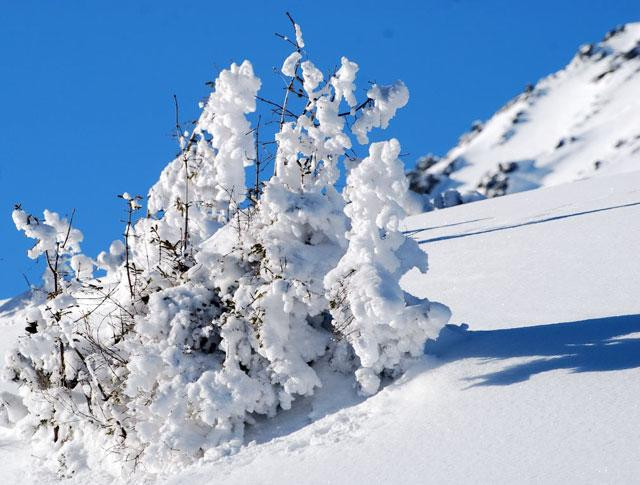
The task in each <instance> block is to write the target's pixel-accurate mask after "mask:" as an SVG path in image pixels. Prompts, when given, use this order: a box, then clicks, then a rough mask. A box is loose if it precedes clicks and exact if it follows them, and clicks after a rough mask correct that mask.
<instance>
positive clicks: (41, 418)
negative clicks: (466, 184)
mask: <svg viewBox="0 0 640 485" xmlns="http://www.w3.org/2000/svg"><path fill="white" fill-rule="evenodd" d="M291 23H292V27H293V29H294V34H295V35H294V37H295V38H294V39H292V38H290V37H286V36H282V37H283V40H285V41H286V42H288V44H289V45H291V46H293V51H292V53H291V54H290V55H289V56H288V57H287V58H286V60H285V61H284V63H283V65H282V74H283V75H284V76H286V77H287V79H288V87H287V90H286V94H285V98H284V101H283V102H282V103H279V102H274V101H265V106H266V107H268V108H269V109H271V108H274V112H275V114H276V121H277V123H278V126H279V129H278V131H277V133H276V134H275V140H274V142H273V145H268V144H267V142H266V141H265V140H263V139H260V138H259V133H260V125H259V124H254V125H253V126H252V124H251V122H250V120H249V118H248V116H249V115H250V114H251V113H254V112H255V111H256V110H257V105H256V102H257V100H258V99H260V100H261V101H263V100H262V98H259V97H258V91H259V89H260V86H261V82H260V79H259V78H258V77H257V76H256V75H255V73H254V71H253V68H252V65H251V63H250V62H249V61H244V62H242V63H241V64H239V65H238V64H232V65H231V66H230V68H228V69H225V70H223V71H222V72H221V73H220V74H219V76H218V78H217V79H216V81H215V87H214V89H213V92H212V93H211V95H210V96H209V97H208V99H207V100H206V101H205V102H203V103H202V113H201V115H200V117H199V119H198V120H196V121H195V122H194V123H193V124H192V125H189V128H187V129H185V128H184V127H183V126H182V125H181V123H180V120H179V109H178V104H177V101H176V137H177V139H178V142H179V147H180V152H179V154H178V156H177V157H176V158H175V160H173V161H172V162H171V163H169V164H168V165H167V167H166V168H165V169H164V170H163V172H162V174H161V175H160V179H159V180H158V182H157V183H156V184H155V185H154V186H153V187H151V189H150V190H149V196H148V203H147V204H146V209H147V210H146V213H143V211H142V208H143V198H142V197H140V196H132V195H129V194H128V193H126V192H125V193H123V194H122V195H121V196H120V198H121V199H122V202H123V204H124V207H125V211H126V214H127V222H126V225H125V227H124V229H123V232H124V237H123V239H118V240H116V241H114V242H113V243H112V244H111V246H110V248H109V250H108V251H105V252H103V253H101V254H100V255H98V257H97V258H96V259H95V260H94V259H92V258H90V257H88V256H86V255H84V254H83V253H82V250H81V246H80V243H81V242H82V239H83V235H82V233H81V232H80V231H79V230H78V229H76V228H75V227H73V217H71V218H69V220H67V219H64V218H62V217H60V216H59V215H58V214H56V213H53V212H49V211H45V213H44V217H43V218H39V217H37V216H35V215H33V214H30V213H28V212H26V211H25V210H24V209H23V208H22V207H19V206H18V207H16V208H15V210H14V212H13V219H14V221H15V224H16V227H17V228H18V229H19V230H21V231H23V232H24V234H25V236H27V237H29V238H31V239H34V241H35V244H34V247H33V249H31V250H30V251H29V257H31V258H44V259H45V260H46V264H47V266H46V271H45V275H44V277H43V284H42V286H41V287H38V288H33V290H32V292H31V295H30V297H29V300H28V302H26V303H24V304H23V305H22V309H21V310H20V311H19V312H17V313H15V315H13V317H12V318H14V320H19V319H23V324H24V325H25V326H26V333H25V335H23V336H21V337H20V338H18V339H17V343H16V346H15V347H14V348H13V350H11V351H10V352H9V353H8V355H7V356H6V360H7V367H6V370H5V377H6V378H7V379H9V380H11V381H13V382H15V383H18V384H19V389H18V391H17V395H14V394H6V395H4V396H3V398H2V403H3V407H2V413H3V414H2V419H3V421H4V423H5V424H8V425H10V426H15V428H16V429H17V430H18V432H19V433H20V434H21V435H22V436H23V437H24V438H25V439H28V440H29V441H30V442H31V444H32V446H33V449H34V454H35V455H36V456H38V457H40V459H41V461H43V462H44V463H45V465H47V466H48V467H49V468H50V469H52V470H55V471H56V472H57V473H59V474H60V476H63V477H69V476H73V475H75V474H77V473H79V472H81V471H84V470H86V469H93V470H106V471H109V472H110V473H112V474H114V475H122V474H128V473H132V472H135V471H137V470H140V469H143V470H145V471H146V472H150V473H155V472H162V471H167V470H172V469H174V468H175V467H176V466H184V465H188V464H190V463H193V462H195V461H198V460H201V459H205V460H211V459H215V458H217V457H220V456H223V455H225V454H228V453H230V452H233V451H236V450H237V449H238V448H239V447H240V446H241V445H242V444H243V441H244V431H245V427H246V425H247V424H252V423H255V422H256V420H258V419H263V417H273V416H275V415H277V414H278V413H279V412H280V411H281V410H287V409H290V408H291V406H292V403H293V402H294V401H295V400H296V399H299V398H301V397H305V396H311V395H313V394H314V393H315V392H316V391H317V390H318V389H319V388H321V387H322V386H323V380H322V378H321V376H320V375H319V373H318V371H317V369H318V368H319V367H322V368H327V369H330V372H340V373H342V374H344V375H345V376H348V375H353V376H355V379H354V380H353V382H354V385H357V389H358V390H359V392H361V393H362V394H364V395H371V394H374V393H375V392H376V391H377V390H378V389H379V387H380V383H381V379H384V378H385V377H387V378H392V377H396V376H398V375H399V374H400V373H401V372H402V371H403V370H404V369H406V367H407V364H408V363H409V362H411V361H412V360H415V358H417V357H419V356H421V355H422V352H423V348H424V344H425V342H426V340H427V338H429V337H432V338H433V337H436V336H437V334H438V332H439V330H440V328H441V327H442V326H443V325H444V324H445V323H446V322H447V320H448V318H449V311H448V309H447V307H445V306H444V305H440V304H435V303H434V304H432V303H431V302H429V301H428V300H427V299H418V298H416V297H413V296H411V295H409V294H408V293H406V292H404V291H403V290H402V289H401V287H400V286H399V280H400V278H401V277H402V275H403V274H404V273H406V272H407V271H408V270H410V269H411V268H414V267H416V268H418V269H419V270H420V271H423V272H424V271H426V270H427V264H426V255H425V254H424V253H423V252H422V251H420V249H419V248H418V245H417V243H416V242H415V241H413V240H411V239H409V238H408V237H407V236H405V235H404V234H403V233H402V232H401V231H400V229H399V227H400V223H401V221H402V219H403V218H404V217H405V215H406V214H407V213H408V212H410V211H412V210H414V209H415V204H416V200H415V198H414V197H415V195H413V194H412V193H410V192H409V190H408V182H407V180H406V178H405V176H404V170H403V166H402V163H401V162H400V161H399V159H398V155H399V153H400V144H399V142H398V141H397V140H395V139H392V140H389V141H385V142H380V143H374V144H372V145H371V146H370V147H369V156H368V157H367V158H365V159H364V160H358V159H356V158H355V157H354V156H353V155H352V152H351V148H352V143H353V142H352V137H355V138H356V139H357V141H358V142H359V143H360V144H367V143H368V134H369V132H370V131H371V130H373V129H376V128H386V127H387V126H388V124H389V122H390V120H391V118H393V116H394V115H395V114H396V111H397V110H398V109H400V108H401V107H402V106H404V105H405V104H406V103H407V101H408V98H409V91H408V89H407V87H406V86H405V85H404V84H403V83H402V82H400V81H397V82H395V83H393V84H391V85H388V86H385V85H377V84H374V85H372V86H371V87H370V89H369V90H368V92H367V96H368V97H367V98H366V99H364V100H358V99H357V97H356V86H355V79H356V74H357V71H358V65H357V64H356V63H354V62H353V61H351V60H349V59H347V58H344V57H343V58H342V59H341V62H340V67H339V68H338V69H337V70H336V71H335V72H333V73H331V74H329V75H326V76H325V75H324V74H323V73H322V72H321V71H320V70H319V69H318V68H316V66H315V65H314V64H313V63H312V62H311V60H309V59H306V53H305V51H304V41H303V38H302V31H301V29H300V27H299V26H298V25H297V24H295V22H293V20H291ZM294 98H295V99H294ZM265 146H275V147H276V148H275V153H274V157H273V158H274V169H273V174H272V175H271V176H270V177H267V176H265V173H266V172H265V164H266V161H267V160H265V158H264V152H265V150H264V147H265ZM251 165H254V166H255V167H254V171H255V173H256V174H257V175H256V182H255V184H254V185H253V186H252V187H251V188H247V186H246V182H245V168H246V167H248V166H251ZM341 170H347V172H348V173H347V180H348V183H347V186H346V188H345V189H344V190H343V191H342V193H340V192H339V191H338V190H337V189H336V182H337V181H338V179H339V178H340V173H341ZM412 207H413V209H412ZM96 270H98V273H97V274H98V276H94V273H95V272H96Z"/></svg>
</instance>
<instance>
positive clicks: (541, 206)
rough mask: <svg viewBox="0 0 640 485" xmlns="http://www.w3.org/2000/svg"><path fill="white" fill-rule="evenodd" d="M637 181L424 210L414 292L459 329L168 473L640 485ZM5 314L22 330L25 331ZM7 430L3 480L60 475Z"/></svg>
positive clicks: (606, 181)
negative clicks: (392, 374) (364, 388)
mask: <svg viewBox="0 0 640 485" xmlns="http://www.w3.org/2000/svg"><path fill="white" fill-rule="evenodd" d="M638 187H640V172H634V173H629V174H625V175H617V176H609V177H599V178H594V179H590V180H585V181H580V182H575V183H572V184H567V185H561V186H557V187H551V188H547V189H540V190H536V191H530V192H523V193H520V194H515V195H510V196H507V197H502V198H499V199H493V200H486V201H481V202H477V203H474V204H467V205H463V206H457V207H454V208H449V209H446V210H443V211H436V212H429V213H426V214H422V215H417V216H413V217H409V218H408V219H406V221H405V226H406V227H405V229H406V231H408V233H409V234H411V235H412V236H413V237H414V238H415V239H416V240H417V241H419V242H421V246H422V247H423V248H424V249H426V250H427V251H428V252H429V261H430V270H429V272H428V273H427V274H426V275H424V276H423V275H422V274H421V273H420V272H417V271H416V272H413V273H409V274H408V275H407V276H406V277H405V278H404V280H403V286H404V288H405V290H407V291H410V292H413V293H415V294H416V295H417V296H421V295H423V294H425V295H429V297H430V298H435V299H437V300H439V301H445V302H447V303H448V305H449V306H450V307H451V309H452V311H453V316H452V322H453V323H455V324H456V326H450V327H448V328H447V329H446V330H443V332H442V334H441V336H440V338H439V339H438V340H437V342H430V343H429V344H428V346H427V349H428V352H429V353H430V355H427V356H425V357H424V359H423V360H422V361H421V362H420V363H419V364H417V365H415V366H414V367H412V368H410V369H409V371H408V373H407V374H406V375H405V376H404V377H403V378H402V379H401V380H400V381H397V382H395V383H393V384H391V385H388V386H386V387H385V388H384V389H382V390H381V391H380V392H379V393H378V394H376V395H375V396H373V397H370V398H368V399H366V400H364V401H363V400H362V399H361V398H358V397H357V395H356V394H355V390H354V389H353V388H352V383H350V382H348V381H345V380H344V378H343V377H336V376H337V374H335V372H333V371H331V370H330V369H327V368H325V369H319V370H318V372H319V374H320V375H322V379H323V382H324V383H325V387H324V388H323V389H321V390H320V391H319V393H318V395H317V396H314V397H311V398H305V399H303V400H301V401H299V402H298V401H296V402H294V403H293V406H292V409H291V410H290V411H288V412H285V413H283V414H282V415H280V416H279V417H278V418H276V419H275V420H273V421H271V420H263V421H258V422H257V423H256V425H255V426H253V427H249V429H248V430H247V440H248V442H249V444H248V445H247V446H245V447H243V448H242V449H241V450H240V451H239V452H238V453H237V454H234V455H231V456H228V457H223V458H219V459H217V460H214V461H212V462H210V463H205V464H200V465H198V466H194V467H191V468H188V469H186V470H184V471H181V472H178V473H176V474H174V475H170V476H163V477H155V478H156V479H158V480H159V479H161V478H162V480H166V482H167V483H174V484H178V483H197V482H198V481H203V482H210V481H212V480H214V481H216V483H274V482H276V483H279V482H281V483H291V482H300V481H303V482H304V483H367V482H371V481H377V482H382V483H391V482H393V483H424V481H425V480H427V481H431V482H434V483H466V482H475V483H489V482H490V483H514V482H518V483H534V482H535V483H540V482H545V483H560V482H567V481H569V482H571V483H576V482H579V483H602V482H606V483H625V482H626V483H630V482H633V481H634V480H635V479H636V477H637V476H638V473H640V464H638V462H637V459H636V453H635V450H636V449H637V437H638V436H640V420H638V417H640V404H639V403H640V400H639V399H638V397H639V396H640V379H639V377H640V376H639V375H638V366H639V365H640V357H638V356H640V344H639V343H638V342H640V341H639V340H638V337H639V335H640V316H639V315H638V314H640V300H638V298H637V294H638V291H639V290H640V278H639V277H638V275H640V260H639V259H638V258H637V254H638V249H639V245H640V243H639V242H638V241H639V238H638V236H639V235H640V227H639V226H640V222H639V221H640V189H639V188H638ZM4 305H5V306H6V305H7V303H5V304H4ZM2 308H4V307H2ZM0 321H1V324H2V326H3V328H6V329H12V330H11V331H12V332H15V333H13V335H14V337H13V338H15V335H17V333H19V332H20V331H21V325H19V324H14V325H13V326H11V325H10V323H9V322H8V321H7V317H6V316H3V318H2V319H1V320H0ZM462 323H466V324H468V325H469V328H468V330H465V329H464V328H463V327H459V326H458V325H460V324H462ZM8 344H9V343H8V339H3V346H7V345H8ZM2 350H5V349H4V348H3V349H2ZM326 376H329V377H333V379H331V378H325V377H326ZM5 436H7V437H5ZM8 436H9V434H7V435H4V436H3V438H2V439H3V440H5V441H3V442H4V443H7V446H4V447H2V448H0V460H2V461H1V462H0V463H1V465H0V466H1V467H2V470H3V474H4V476H7V477H8V480H9V481H10V480H11V477H18V476H20V478H21V480H22V483H35V482H36V481H38V480H42V481H41V482H40V483H42V482H44V483H48V482H50V481H51V480H52V477H50V476H49V477H48V478H47V476H46V475H45V476H43V475H42V474H41V473H40V472H39V471H38V470H37V469H33V468H32V466H31V465H29V466H28V467H27V466H26V464H27V463H28V462H29V457H28V454H29V451H28V450H27V449H26V448H25V447H24V445H23V444H19V442H18V443H16V442H15V441H8V440H9V439H11V438H9V437H8ZM252 440H253V441H252ZM16 446H17V448H16ZM12 473H13V475H12ZM92 478H95V479H96V480H100V477H92ZM82 479H83V477H77V478H76V480H77V481H78V483H79V482H81V481H82ZM84 479H86V477H84Z"/></svg>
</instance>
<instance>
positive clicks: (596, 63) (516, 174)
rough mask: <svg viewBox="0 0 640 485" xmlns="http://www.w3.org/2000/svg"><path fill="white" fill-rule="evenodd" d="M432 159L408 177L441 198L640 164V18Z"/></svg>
mask: <svg viewBox="0 0 640 485" xmlns="http://www.w3.org/2000/svg"><path fill="white" fill-rule="evenodd" d="M427 159H428V160H429V163H421V162H424V161H425V157H423V159H421V160H420V161H419V163H418V165H417V166H416V168H415V169H414V170H413V171H412V172H409V174H408V176H409V179H410V182H411V186H412V188H413V189H414V190H415V191H417V192H420V193H424V194H427V195H428V196H430V197H435V198H437V197H441V196H442V194H444V193H446V192H447V191H451V189H454V190H456V191H458V192H460V193H461V194H465V193H473V192H474V191H477V192H480V193H481V194H483V195H484V196H487V197H495V196H500V195H504V194H508V193H513V192H520V191H523V190H529V189H534V188H537V187H541V186H549V185H556V184H559V183H564V182H570V181H573V180H577V179H581V178H588V177H592V176H596V175H599V174H608V173H618V172H626V171H631V170H636V169H640V22H639V23H629V24H625V25H621V26H619V27H616V28H614V29H612V30H610V31H609V32H607V34H606V35H605V36H604V39H603V40H602V41H600V42H598V43H594V44H585V45H582V46H580V47H579V48H578V51H577V53H576V55H575V56H574V57H573V59H572V60H571V61H570V62H569V64H568V65H567V66H565V67H564V68H563V69H561V70H559V71H557V72H555V73H553V74H550V75H549V76H547V77H545V78H543V79H541V80H540V81H538V82H537V83H536V84H535V85H527V87H526V88H525V90H524V91H523V92H522V93H520V94H518V95H517V96H515V97H514V98H513V99H512V100H510V101H509V102H508V103H506V104H505V105H504V106H503V107H502V108H500V109H499V110H498V111H497V112H496V113H495V114H494V115H493V116H492V117H491V118H490V119H489V120H487V121H486V122H480V121H476V122H474V123H473V125H472V127H471V130H470V131H469V132H467V133H465V134H463V135H462V136H461V137H460V139H459V142H458V144H457V145H456V146H455V147H453V148H452V149H451V150H449V152H448V153H447V154H446V155H445V156H444V157H442V158H438V157H434V156H432V155H431V156H429V157H427ZM462 199H464V196H463V197H462ZM462 199H461V200H462Z"/></svg>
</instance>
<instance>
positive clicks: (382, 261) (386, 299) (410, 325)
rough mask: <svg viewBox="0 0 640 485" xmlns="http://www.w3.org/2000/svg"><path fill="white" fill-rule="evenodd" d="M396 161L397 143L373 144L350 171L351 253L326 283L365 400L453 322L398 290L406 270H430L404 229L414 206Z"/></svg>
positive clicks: (438, 309) (442, 309)
mask: <svg viewBox="0 0 640 485" xmlns="http://www.w3.org/2000/svg"><path fill="white" fill-rule="evenodd" d="M399 154H400V143H398V141H397V140H395V139H392V140H390V141H387V142H381V143H373V144H372V145H371V146H370V148H369V156H368V157H367V158H365V159H364V160H363V161H362V162H361V163H360V164H359V165H358V166H357V167H355V168H354V169H353V170H351V172H350V174H349V177H348V179H347V187H346V189H345V198H346V199H347V200H348V202H349V204H348V205H347V206H346V208H345V212H346V214H347V216H349V218H350V220H351V230H350V231H349V233H348V235H347V238H348V240H349V246H348V249H347V252H346V254H345V255H344V256H343V257H342V259H341V260H340V262H339V263H338V266H337V267H336V268H335V269H334V270H332V271H331V272H330V273H329V274H327V276H326V277H325V285H326V287H327V289H328V294H329V298H330V308H331V313H332V315H333V322H334V323H333V325H334V328H335V329H336V331H337V332H339V334H340V335H341V336H343V337H344V338H345V339H346V340H347V341H348V342H349V343H350V344H351V346H352V348H353V351H354V352H355V355H356V356H357V357H358V359H359V361H360V362H359V368H358V369H357V371H356V378H357V380H358V382H359V383H360V386H361V387H362V391H363V392H364V393H365V394H373V393H375V392H376V391H377V390H378V387H379V386H380V378H379V375H380V374H381V373H383V372H386V373H389V374H391V375H393V374H395V373H397V371H399V370H401V369H402V368H403V365H404V364H405V363H406V362H407V359H408V358H411V357H417V356H419V355H420V354H421V353H422V351H423V347H424V343H425V341H426V339H427V338H428V337H431V336H435V335H437V333H438V331H439V329H440V327H441V326H442V324H443V323H444V322H446V321H447V320H448V318H449V315H448V312H447V310H446V307H443V306H442V305H439V304H433V305H432V304H430V302H429V301H428V300H426V299H425V300H418V299H417V298H415V297H413V296H411V295H409V294H407V293H406V292H404V291H403V290H402V288H400V284H399V281H400V277H401V276H402V275H403V274H404V273H406V272H407V271H408V270H410V269H412V268H414V267H417V268H418V269H419V270H421V271H423V272H425V271H427V256H426V254H425V253H423V252H422V251H421V250H420V248H419V247H418V243H417V242H416V241H414V240H413V239H409V238H407V237H405V236H404V235H403V234H402V232H401V231H400V229H399V225H400V222H401V221H402V219H403V218H404V217H405V215H406V214H407V213H408V212H410V211H411V205H412V203H415V199H413V198H412V196H411V194H410V193H409V187H408V186H409V182H408V181H407V179H406V177H405V176H404V173H403V164H402V162H401V161H400V160H399V159H398V155H399Z"/></svg>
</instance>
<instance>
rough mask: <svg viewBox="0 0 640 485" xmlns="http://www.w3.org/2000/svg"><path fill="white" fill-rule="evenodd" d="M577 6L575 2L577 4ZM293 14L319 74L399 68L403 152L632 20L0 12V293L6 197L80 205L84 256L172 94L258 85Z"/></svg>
mask: <svg viewBox="0 0 640 485" xmlns="http://www.w3.org/2000/svg"><path fill="white" fill-rule="evenodd" d="M586 5H588V6H586ZM287 10H289V11H290V12H291V13H292V14H293V15H294V17H295V18H296V20H297V21H298V23H300V24H301V25H302V28H303V32H304V37H305V41H306V44H307V47H306V51H307V54H308V55H309V57H310V58H311V59H312V60H313V61H314V62H315V63H316V64H317V65H318V66H319V67H322V68H324V69H325V70H328V69H330V68H331V67H332V66H334V65H336V63H337V62H339V59H340V56H342V55H346V56H347V57H349V58H350V59H352V60H354V61H356V62H357V63H358V64H359V65H360V72H359V79H360V86H363V87H364V86H365V85H366V81H369V80H371V81H377V82H381V83H384V82H391V81H394V80H396V79H402V80H403V81H404V82H405V83H406V84H407V86H408V87H409V89H410V91H411V99H410V101H409V105H408V106H407V107H405V108H404V109H403V110H402V111H401V112H399V114H398V116H397V117H396V118H395V119H394V120H393V122H392V125H391V127H390V129H389V130H387V132H386V135H385V136H395V137H397V138H398V139H399V140H400V142H401V143H402V146H403V152H404V153H406V154H407V156H406V157H405V160H406V163H407V164H408V165H411V163H412V162H413V161H414V160H415V159H416V158H417V157H418V156H420V155H422V154H425V153H427V152H433V153H436V154H443V153H444V152H446V150H447V149H448V148H450V147H451V146H453V145H454V144H455V142H456V140H457V137H458V136H459V135H460V134H461V133H463V132H464V131H465V130H466V129H467V128H468V127H469V125H470V124H471V122H472V121H473V120H476V119H484V118H487V117H489V116H490V115H491V114H492V113H493V112H494V111H495V110H496V109H498V108H499V107H500V106H501V105H502V104H503V103H504V102H506V101H507V100H508V99H509V98H511V97H512V96H514V95H516V94H517V93H519V92H520V91H521V90H522V89H523V88H524V86H525V85H526V84H527V83H529V82H535V81H536V80H538V79H539V78H540V77H542V76H544V75H546V74H548V73H550V72H552V71H554V70H557V69H559V68H561V67H562V66H563V65H564V64H566V63H567V62H568V61H569V60H570V58H571V57H572V56H573V54H574V53H575V51H576V50H577V48H578V46H579V45H580V44H583V43H586V42H592V41H597V40H599V39H600V38H601V37H602V36H603V35H604V33H605V32H606V31H607V30H609V29H610V28H612V27H614V26H615V25H617V24H620V23H625V22H630V21H634V20H640V2H638V1H637V0H633V1H625V0H618V1H611V0H609V1H599V0H590V1H589V2H584V1H559V0H555V1H546V0H542V1H535V2H520V1H516V2H514V1H494V0H483V1H480V0H458V1H453V0H441V1H400V0H397V1H394V2H389V1H385V2H382V1H370V2H358V1H353V2H347V1H346V0H342V1H334V0H325V1H322V2H311V1H308V2H302V1H289V2H280V1H252V0H251V1H248V0H245V1H237V2H218V1H213V0H209V1H197V0H192V1H188V2H186V1H185V2H180V1H175V0H172V1H159V0H153V1H146V0H145V1H131V2H128V1H127V2H125V1H110V2H90V1H82V2H81V1H65V2H63V1H54V0H50V1H45V0H41V1H39V2H34V1H29V0H21V1H20V2H7V3H5V5H3V7H2V11H1V12H0V60H1V61H0V62H1V63H2V67H3V68H2V71H1V72H2V76H0V106H1V107H2V108H1V112H2V116H0V142H1V144H2V147H3V148H2V152H1V155H0V157H2V160H1V162H0V209H1V210H0V235H1V237H0V275H1V276H0V297H3V296H5V297H8V296H11V295H13V294H16V293H18V292H21V291H24V290H25V289H26V287H27V286H26V282H25V280H24V278H23V276H22V274H25V275H26V276H27V277H28V278H29V279H30V280H31V281H32V282H34V283H35V282H37V281H38V280H39V275H40V274H41V272H42V271H43V264H42V262H40V263H34V262H33V261H30V260H29V259H27V257H26V250H27V249H28V248H29V247H30V245H31V241H29V240H27V239H25V238H24V237H23V236H22V235H21V234H19V233H18V232H17V231H16V230H15V228H14V226H13V224H12V222H11V209H12V207H13V204H15V203H18V202H19V203H22V205H23V207H24V208H25V209H27V210H28V211H31V212H33V213H35V214H40V213H41V212H42V210H43V209H44V208H49V209H51V210H55V211H58V212H61V213H70V212H71V210H72V209H73V208H75V209H76V210H77V215H76V225H77V226H78V227H79V228H80V229H81V230H82V231H83V232H84V234H85V243H84V245H83V247H84V250H85V252H86V253H87V254H88V255H90V256H95V255H97V253H98V252H99V251H100V250H101V249H104V248H106V247H108V244H109V242H110V241H111V240H113V239H116V238H118V237H120V235H121V233H122V223H121V219H122V217H123V214H122V208H121V207H122V206H121V201H120V200H118V199H117V198H116V197H115V195H116V194H118V193H122V192H123V191H128V192H130V193H140V194H145V193H146V191H147V189H148V187H149V186H150V185H151V184H152V183H153V182H154V181H155V179H156V177H157V175H158V174H159V172H160V170H161V169H162V167H163V166H164V165H165V164H166V163H167V162H168V161H169V160H170V159H171V158H172V157H173V156H174V155H175V153H176V144H175V140H173V139H172V137H171V133H172V127H173V120H174V111H173V101H172V95H173V94H174V93H175V94H176V95H177V96H178V98H179V99H180V104H181V111H182V113H183V119H190V118H193V117H195V116H196V113H197V102H198V100H200V99H201V98H202V97H203V96H205V95H206V94H207V92H208V90H207V88H206V86H205V85H204V83H205V81H207V80H213V79H214V78H215V76H216V74H217V72H218V71H219V70H220V69H222V68H225V67H227V66H228V65H229V64H230V62H232V61H242V60H243V59H245V58H246V59H249V60H251V62H252V63H253V65H254V69H255V70H256V73H257V74H258V76H260V77H261V78H262V81H263V89H262V92H261V94H262V95H263V96H265V97H269V98H275V99H277V98H279V97H280V88H281V79H280V77H279V76H278V75H277V74H276V73H274V70H273V68H274V66H280V65H281V62H282V59H283V58H284V57H285V56H286V55H287V53H288V49H287V47H286V46H285V45H284V44H283V42H282V41H280V40H278V39H277V38H276V37H275V36H274V32H276V31H278V32H286V31H287V29H288V27H289V25H288V22H287V20H286V18H285V17H284V12H285V11H287Z"/></svg>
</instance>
